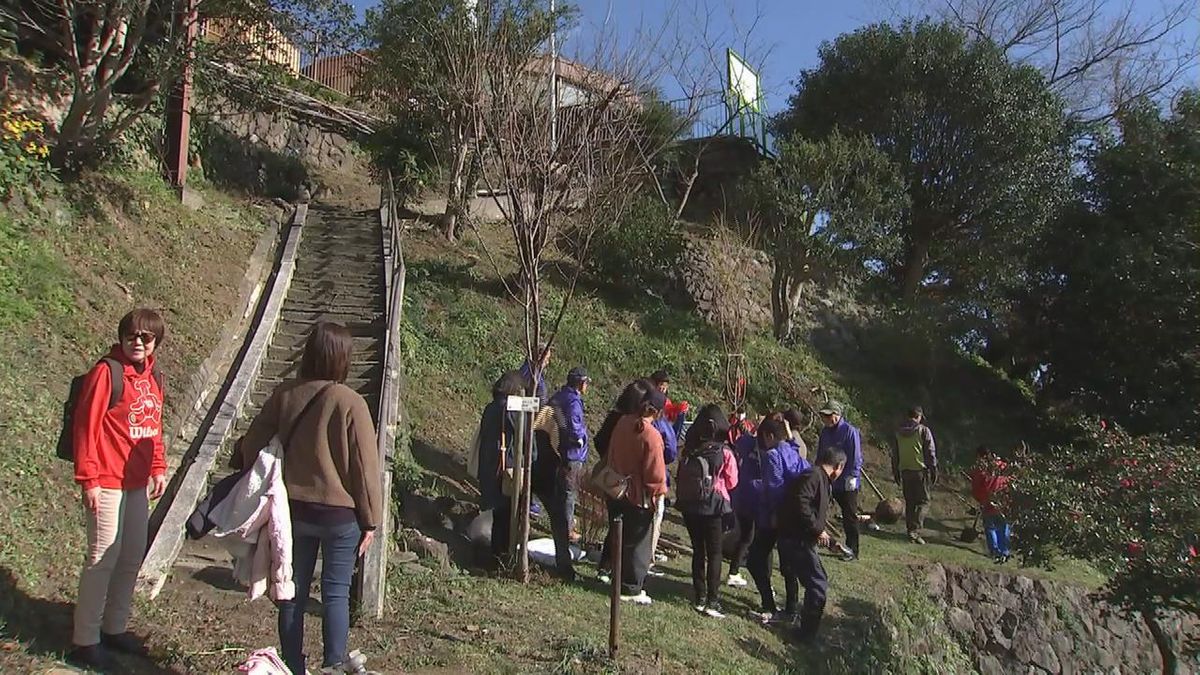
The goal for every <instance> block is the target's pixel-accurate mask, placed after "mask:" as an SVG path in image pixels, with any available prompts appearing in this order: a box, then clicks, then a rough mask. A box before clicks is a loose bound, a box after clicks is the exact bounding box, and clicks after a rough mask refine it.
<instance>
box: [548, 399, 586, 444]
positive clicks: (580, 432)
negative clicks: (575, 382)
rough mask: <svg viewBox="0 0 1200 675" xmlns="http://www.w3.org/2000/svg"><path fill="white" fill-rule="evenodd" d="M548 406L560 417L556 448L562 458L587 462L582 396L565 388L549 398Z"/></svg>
mask: <svg viewBox="0 0 1200 675" xmlns="http://www.w3.org/2000/svg"><path fill="white" fill-rule="evenodd" d="M550 405H551V406H553V407H555V408H557V409H558V412H559V413H560V414H561V415H562V426H560V427H559V428H558V447H559V450H560V451H561V452H562V453H563V456H564V458H565V459H566V460H567V461H568V462H585V461H587V455H588V430H587V422H585V421H584V419H583V396H581V395H580V394H579V390H578V389H576V388H575V387H570V386H565V387H563V388H562V389H559V390H558V393H556V394H554V396H552V397H551V398H550Z"/></svg>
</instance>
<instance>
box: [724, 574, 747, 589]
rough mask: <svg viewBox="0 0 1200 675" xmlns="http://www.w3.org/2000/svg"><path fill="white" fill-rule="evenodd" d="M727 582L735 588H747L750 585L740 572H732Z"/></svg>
mask: <svg viewBox="0 0 1200 675" xmlns="http://www.w3.org/2000/svg"><path fill="white" fill-rule="evenodd" d="M725 583H727V584H729V585H730V586H733V587H734V588H745V587H746V586H748V585H749V582H747V581H746V579H745V578H743V577H742V575H740V574H730V575H729V579H728V580H727V581H726V582H725Z"/></svg>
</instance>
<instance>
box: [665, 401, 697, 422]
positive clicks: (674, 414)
mask: <svg viewBox="0 0 1200 675" xmlns="http://www.w3.org/2000/svg"><path fill="white" fill-rule="evenodd" d="M688 408H690V406H689V405H688V402H687V401H680V402H679V403H675V402H673V401H672V400H671V399H669V398H668V399H667V405H666V406H665V407H664V408H663V417H666V418H667V421H668V422H670V423H671V424H674V423H675V420H676V419H679V416H680V415H682V414H683V413H686V412H687V411H688Z"/></svg>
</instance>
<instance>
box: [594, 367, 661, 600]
mask: <svg viewBox="0 0 1200 675" xmlns="http://www.w3.org/2000/svg"><path fill="white" fill-rule="evenodd" d="M666 403H667V398H666V396H665V395H664V394H663V393H662V392H661V391H658V390H657V389H653V390H651V391H649V392H648V393H647V394H646V395H645V397H644V398H643V399H642V403H641V405H640V406H638V412H637V414H634V415H626V416H625V417H622V418H621V419H620V421H618V422H617V424H616V427H615V428H614V429H613V432H612V438H611V440H610V441H609V445H608V464H609V466H610V467H611V468H612V469H613V470H614V471H616V472H617V473H619V474H621V475H622V476H628V478H629V484H628V485H629V486H628V489H627V491H626V494H625V498H624V499H620V500H617V501H614V502H611V504H612V505H614V506H616V507H617V515H619V516H620V517H621V520H622V527H621V599H622V600H626V601H630V602H634V603H637V604H639V605H649V604H650V602H651V600H650V596H648V595H646V591H644V590H642V584H643V583H645V581H646V572H647V571H648V570H649V569H650V563H651V555H652V554H653V552H652V551H651V548H650V543H651V542H650V533H651V528H652V525H653V523H654V500H655V498H656V497H659V496H662V495H665V494H667V466H666V464H664V463H663V440H662V435H661V434H659V433H658V430H657V429H655V428H654V419H655V418H656V417H658V415H659V413H660V412H661V411H662V409H663V408H664V407H665V406H666Z"/></svg>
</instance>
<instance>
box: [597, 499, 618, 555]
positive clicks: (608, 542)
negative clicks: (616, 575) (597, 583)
mask: <svg viewBox="0 0 1200 675" xmlns="http://www.w3.org/2000/svg"><path fill="white" fill-rule="evenodd" d="M604 504H605V506H607V507H608V508H607V512H608V533H607V534H605V535H604V545H602V546H601V547H600V565H599V567H600V571H602V572H611V571H612V533H613V521H614V520H616V518H617V514H618V513H620V510H621V503H620V502H618V501H616V500H613V499H609V498H607V497H605V498H604Z"/></svg>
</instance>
